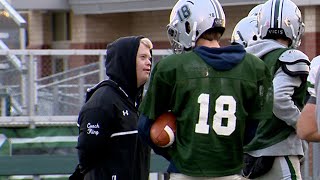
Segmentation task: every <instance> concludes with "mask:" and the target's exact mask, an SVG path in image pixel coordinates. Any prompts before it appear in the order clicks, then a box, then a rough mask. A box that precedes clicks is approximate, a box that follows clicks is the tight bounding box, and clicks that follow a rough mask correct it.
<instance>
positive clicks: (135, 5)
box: [0, 0, 320, 59]
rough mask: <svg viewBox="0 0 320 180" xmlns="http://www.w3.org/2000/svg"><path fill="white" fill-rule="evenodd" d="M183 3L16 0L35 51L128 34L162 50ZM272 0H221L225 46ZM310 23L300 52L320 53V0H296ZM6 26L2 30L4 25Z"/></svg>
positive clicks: (91, 44)
mask: <svg viewBox="0 0 320 180" xmlns="http://www.w3.org/2000/svg"><path fill="white" fill-rule="evenodd" d="M176 1H177V0H142V1H141V0H140V1H138V0H130V1H129V0H116V1H111V0H94V1H93V0H90V1H89V0H41V1H38V0H28V1H25V0H11V1H10V2H11V5H12V6H13V7H14V8H15V9H16V10H18V11H21V12H22V13H23V16H24V17H25V18H26V21H27V37H28V38H27V39H28V42H27V46H26V47H27V48H29V49H47V48H49V49H69V48H71V49H74V48H76V49H104V48H105V47H106V45H107V44H108V43H109V42H112V41H113V40H115V39H117V38H119V37H121V36H127V35H140V34H141V35H144V36H146V37H149V38H150V39H151V40H152V41H153V42H154V45H155V48H156V49H166V48H170V46H169V43H168V40H167V35H166V25H167V24H168V22H169V15H170V9H171V7H172V6H173V5H174V4H175V2H176ZM265 1H266V0H220V2H221V4H222V5H223V8H224V11H225V14H226V31H225V34H224V35H223V37H222V41H221V42H222V45H227V44H228V43H229V40H230V37H231V33H232V31H233V28H234V27H235V25H236V24H237V22H238V21H239V20H240V19H242V18H243V17H245V16H247V14H248V12H249V11H250V10H251V9H252V8H253V7H254V6H256V5H257V4H260V3H263V2H265ZM293 1H294V2H295V3H296V4H297V5H298V6H299V8H300V10H301V12H302V16H303V20H304V22H305V25H306V32H305V35H304V36H303V40H302V44H301V46H300V50H302V51H303V52H305V53H306V54H307V55H308V56H309V58H310V59H312V58H314V57H315V56H317V55H318V54H320V36H319V35H320V16H319V15H320V0H293ZM0 28H1V27H0Z"/></svg>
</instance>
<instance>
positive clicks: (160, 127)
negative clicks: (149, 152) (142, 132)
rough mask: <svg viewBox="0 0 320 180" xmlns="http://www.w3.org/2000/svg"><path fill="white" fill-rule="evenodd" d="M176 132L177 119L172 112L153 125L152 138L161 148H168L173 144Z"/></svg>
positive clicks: (158, 119) (163, 115)
mask: <svg viewBox="0 0 320 180" xmlns="http://www.w3.org/2000/svg"><path fill="white" fill-rule="evenodd" d="M175 132H176V117H175V115H174V114H173V113H171V112H166V113H163V114H162V115H160V116H159V117H158V118H157V119H156V120H155V122H154V123H153V124H152V126H151V129H150V137H151V140H152V142H153V143H154V144H155V145H157V146H159V147H168V146H170V145H172V144H173V142H174V139H175Z"/></svg>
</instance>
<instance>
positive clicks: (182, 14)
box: [177, 5, 191, 22]
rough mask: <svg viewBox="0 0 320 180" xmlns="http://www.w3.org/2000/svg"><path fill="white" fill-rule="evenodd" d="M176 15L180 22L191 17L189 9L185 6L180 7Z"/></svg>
mask: <svg viewBox="0 0 320 180" xmlns="http://www.w3.org/2000/svg"><path fill="white" fill-rule="evenodd" d="M177 14H178V16H179V20H180V21H181V22H182V21H184V20H185V19H188V18H189V17H190V16H191V12H190V9H189V7H188V6H187V5H183V6H181V8H180V9H179V10H178V11H177Z"/></svg>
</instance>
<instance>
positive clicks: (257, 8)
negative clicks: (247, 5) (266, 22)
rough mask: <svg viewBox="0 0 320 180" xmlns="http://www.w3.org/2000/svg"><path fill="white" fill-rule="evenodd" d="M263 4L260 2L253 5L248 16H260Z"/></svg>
mask: <svg viewBox="0 0 320 180" xmlns="http://www.w3.org/2000/svg"><path fill="white" fill-rule="evenodd" d="M262 6H263V4H258V5H256V6H255V7H253V8H252V9H251V10H250V12H249V14H248V16H258V14H259V12H260V10H261V8H262Z"/></svg>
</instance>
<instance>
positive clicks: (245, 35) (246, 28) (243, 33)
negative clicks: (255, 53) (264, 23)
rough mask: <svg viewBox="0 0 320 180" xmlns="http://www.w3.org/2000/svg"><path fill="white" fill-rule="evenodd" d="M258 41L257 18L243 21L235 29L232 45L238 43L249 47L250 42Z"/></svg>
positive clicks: (251, 17)
mask: <svg viewBox="0 0 320 180" xmlns="http://www.w3.org/2000/svg"><path fill="white" fill-rule="evenodd" d="M257 39H258V24H257V17H256V16H248V17H244V18H243V19H241V20H240V21H239V22H238V23H237V25H236V27H235V28H234V29H233V33H232V36H231V43H238V44H241V45H243V46H244V47H247V45H248V42H249V41H252V40H254V41H255V40H257Z"/></svg>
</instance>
